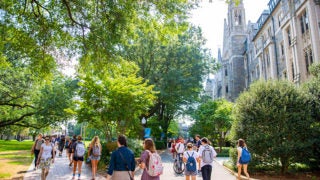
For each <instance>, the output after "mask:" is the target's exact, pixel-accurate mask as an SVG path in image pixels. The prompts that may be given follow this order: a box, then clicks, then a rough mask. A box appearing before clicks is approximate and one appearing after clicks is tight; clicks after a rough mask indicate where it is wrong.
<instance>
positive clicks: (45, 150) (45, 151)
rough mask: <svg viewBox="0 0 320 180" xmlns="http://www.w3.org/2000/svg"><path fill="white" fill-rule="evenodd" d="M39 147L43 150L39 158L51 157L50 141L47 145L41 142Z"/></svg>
mask: <svg viewBox="0 0 320 180" xmlns="http://www.w3.org/2000/svg"><path fill="white" fill-rule="evenodd" d="M41 147H42V148H43V151H42V155H41V158H43V159H48V158H51V156H52V155H51V152H52V145H51V143H49V144H48V145H46V143H43V144H42V145H41Z"/></svg>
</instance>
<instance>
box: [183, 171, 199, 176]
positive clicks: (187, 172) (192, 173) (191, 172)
mask: <svg viewBox="0 0 320 180" xmlns="http://www.w3.org/2000/svg"><path fill="white" fill-rule="evenodd" d="M184 175H186V176H196V175H197V171H187V169H186V170H185V171H184Z"/></svg>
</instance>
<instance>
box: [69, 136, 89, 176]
mask: <svg viewBox="0 0 320 180" xmlns="http://www.w3.org/2000/svg"><path fill="white" fill-rule="evenodd" d="M72 152H73V162H74V163H73V174H72V179H75V174H76V170H77V168H78V179H80V176H81V167H82V162H83V156H84V153H85V152H86V149H85V145H84V143H83V142H82V137H81V136H80V135H79V136H78V137H77V142H76V143H75V145H74V147H73V149H72Z"/></svg>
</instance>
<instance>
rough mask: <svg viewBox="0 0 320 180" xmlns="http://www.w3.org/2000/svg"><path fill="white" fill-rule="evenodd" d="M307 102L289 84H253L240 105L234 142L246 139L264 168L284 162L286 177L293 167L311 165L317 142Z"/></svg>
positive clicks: (239, 100) (237, 102) (304, 97)
mask: <svg viewBox="0 0 320 180" xmlns="http://www.w3.org/2000/svg"><path fill="white" fill-rule="evenodd" d="M306 100H307V98H306V95H305V94H304V93H302V92H301V91H300V90H299V89H298V88H296V87H295V86H294V84H292V83H290V82H287V81H268V82H263V81H259V82H256V83H254V84H252V85H251V86H250V89H249V90H248V91H246V92H244V93H242V94H241V95H240V96H239V98H238V99H237V101H236V105H235V110H234V116H235V121H234V123H233V125H232V135H233V140H234V141H236V140H237V139H239V138H243V139H245V140H246V142H247V144H248V145H249V149H250V150H251V152H252V153H253V154H254V156H253V157H254V159H253V160H254V161H257V162H260V163H259V164H260V165H266V164H268V165H269V166H270V165H271V166H272V165H278V162H280V166H281V172H282V173H286V172H288V167H289V166H290V164H291V163H295V162H303V161H309V158H310V157H311V151H310V149H311V148H312V146H313V143H314V139H313V138H310V137H312V129H311V127H312V124H313V120H312V118H311V116H310V114H311V108H310V105H309V104H308V103H307V102H306ZM250 147H251V148H250ZM261 162H262V164H261Z"/></svg>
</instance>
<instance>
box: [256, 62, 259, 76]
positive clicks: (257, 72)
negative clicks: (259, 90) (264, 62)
mask: <svg viewBox="0 0 320 180" xmlns="http://www.w3.org/2000/svg"><path fill="white" fill-rule="evenodd" d="M256 77H257V79H259V78H260V69H259V65H258V66H257V67H256Z"/></svg>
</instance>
